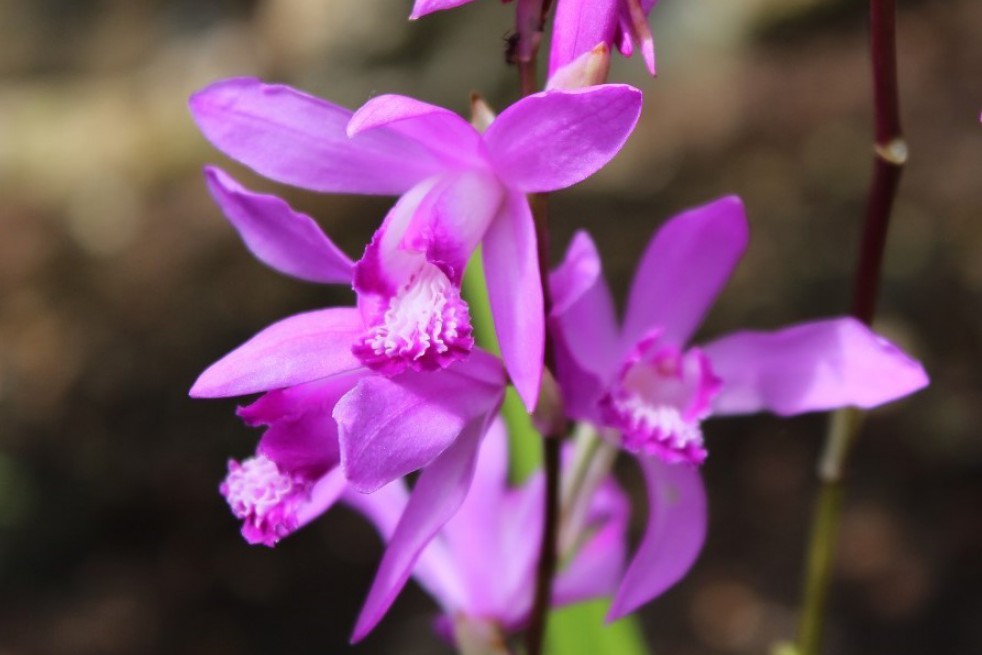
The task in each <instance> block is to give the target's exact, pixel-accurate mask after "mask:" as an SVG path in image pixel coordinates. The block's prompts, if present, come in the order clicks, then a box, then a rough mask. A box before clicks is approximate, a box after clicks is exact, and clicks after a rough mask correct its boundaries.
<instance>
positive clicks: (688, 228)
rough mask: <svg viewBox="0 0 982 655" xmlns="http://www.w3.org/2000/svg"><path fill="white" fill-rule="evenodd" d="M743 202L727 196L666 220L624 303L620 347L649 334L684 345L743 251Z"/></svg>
mask: <svg viewBox="0 0 982 655" xmlns="http://www.w3.org/2000/svg"><path fill="white" fill-rule="evenodd" d="M747 239H748V230H747V218H746V215H745V213H744V209H743V203H742V202H741V201H740V199H739V198H737V197H736V196H727V197H725V198H721V199H719V200H715V201H713V202H710V203H708V204H705V205H702V206H700V207H696V208H695V209H690V210H688V211H686V212H683V213H681V214H679V215H677V216H675V217H674V218H672V219H670V220H669V221H668V222H667V223H666V224H665V225H664V226H662V228H661V229H660V230H658V232H657V233H656V234H655V237H654V238H653V239H652V240H651V243H649V244H648V248H647V250H646V251H645V253H644V255H643V256H642V258H641V263H640V264H639V265H638V269H637V272H636V273H635V274H634V282H633V283H632V285H631V292H630V295H629V296H628V301H627V315H626V317H625V320H624V333H623V335H624V336H623V339H624V341H623V346H624V348H631V347H632V346H633V345H634V344H635V343H636V342H637V341H638V339H640V338H641V337H642V336H644V335H645V334H647V333H649V332H651V331H652V330H653V329H656V328H658V329H661V331H662V333H661V334H662V339H663V340H664V342H665V343H666V344H672V345H675V346H679V347H681V346H683V345H685V343H686V342H687V341H688V340H689V338H691V336H692V333H693V332H695V330H696V328H697V327H698V326H699V324H700V323H701V322H702V319H703V317H704V316H705V314H706V312H707V311H708V310H709V307H710V306H711V305H712V303H713V301H714V300H715V299H716V296H717V294H718V293H719V292H720V290H721V289H722V288H723V285H724V284H726V281H727V280H728V279H729V277H730V274H731V273H732V272H733V268H734V267H735V266H736V264H737V262H738V261H739V260H740V256H741V255H742V254H743V251H744V249H745V248H746V247H747Z"/></svg>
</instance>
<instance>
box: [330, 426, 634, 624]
mask: <svg viewBox="0 0 982 655" xmlns="http://www.w3.org/2000/svg"><path fill="white" fill-rule="evenodd" d="M507 441H508V440H507V435H506V433H505V429H504V425H503V423H502V422H501V421H500V420H498V421H495V422H494V423H493V424H492V426H491V428H490V430H489V432H488V435H487V437H486V438H485V439H484V442H483V443H482V445H481V449H480V452H479V455H478V460H477V472H476V474H475V476H474V482H473V484H472V485H471V488H470V491H469V493H468V495H467V498H466V500H465V501H464V503H463V505H461V507H460V510H459V511H458V512H457V513H456V514H455V515H454V517H453V518H452V519H451V520H450V521H449V522H448V523H447V524H446V525H445V526H443V529H442V530H441V531H440V532H439V534H438V535H437V536H436V538H435V539H433V541H431V542H430V543H429V545H428V546H427V547H426V549H425V550H424V551H423V552H422V554H421V556H420V557H419V559H418V561H417V562H416V564H415V566H414V568H413V573H412V574H413V576H414V577H415V578H416V580H417V581H418V582H419V583H420V584H421V585H422V586H423V588H424V589H426V590H427V591H428V592H429V593H430V595H431V596H433V598H434V599H435V600H436V601H437V603H438V604H439V605H440V608H441V610H442V613H443V617H442V619H441V621H440V622H439V623H438V626H439V627H440V629H441V630H440V631H441V632H442V633H443V634H444V635H445V636H448V637H450V638H452V635H453V622H454V621H457V620H460V619H461V618H463V619H469V620H475V621H480V622H483V623H490V624H492V625H493V626H494V627H495V628H497V629H500V630H504V631H506V632H509V631H514V630H518V629H520V628H521V627H522V626H523V625H524V624H525V622H526V621H527V618H528V614H529V611H530V609H531V605H532V595H533V584H534V580H535V566H536V564H537V560H538V547H539V539H540V536H541V533H542V512H543V499H542V495H543V493H544V484H543V482H544V479H543V476H542V473H541V472H539V473H537V474H536V475H535V476H533V477H532V478H530V479H529V480H527V481H526V482H525V483H524V484H523V485H522V486H520V487H517V488H511V487H509V486H508V481H507V478H508V453H507ZM408 497H409V492H408V490H407V487H406V485H405V483H404V482H401V481H397V482H394V483H392V484H390V485H388V486H387V487H385V488H383V489H380V490H379V491H378V492H377V493H374V494H369V495H365V494H357V493H350V492H349V493H345V494H344V496H343V500H344V501H345V502H347V503H348V504H350V505H352V506H353V507H355V508H356V509H357V510H358V511H360V512H361V513H363V514H364V515H365V516H366V517H368V518H369V520H371V521H372V522H373V523H374V524H375V526H376V527H377V528H378V530H379V532H380V533H381V535H382V537H383V538H384V539H385V540H386V541H389V540H392V539H395V538H397V536H398V531H399V527H397V522H398V519H399V517H400V516H401V515H403V513H404V512H405V506H406V502H407V499H408ZM629 514H630V511H629V505H628V501H627V498H626V496H625V495H624V493H623V492H622V491H621V490H620V488H619V487H618V486H617V484H616V483H615V482H614V481H613V479H612V478H608V479H607V480H605V481H604V482H603V483H602V484H601V485H600V486H599V487H598V488H597V491H596V493H595V494H594V495H593V496H592V498H591V500H590V506H589V508H588V509H587V515H586V518H585V521H584V527H583V529H582V531H581V535H582V538H581V540H580V543H581V545H580V546H579V548H578V549H577V550H576V551H575V552H574V554H573V555H572V557H571V558H570V559H569V561H568V563H567V564H566V566H565V567H564V568H563V569H562V570H561V571H560V573H559V575H558V576H557V578H556V582H555V587H554V593H553V604H554V605H556V606H560V605H565V604H569V603H575V602H579V601H582V600H587V599H590V598H597V597H601V596H607V595H609V594H611V593H612V592H613V591H614V589H615V588H616V586H617V582H618V580H619V577H620V575H621V573H622V570H623V564H624V557H625V542H624V535H625V531H626V528H627V521H628V517H629ZM384 578H385V576H382V575H381V573H380V575H379V578H378V579H384ZM399 586H400V587H401V585H399ZM398 591H399V589H398V588H395V587H392V586H382V587H379V586H378V585H376V587H374V588H373V589H372V592H371V593H370V594H369V597H368V600H367V601H366V603H365V606H364V608H363V609H362V613H361V616H360V617H359V619H358V624H357V626H356V628H355V632H354V637H353V640H355V641H357V640H360V639H362V638H363V637H364V636H365V635H366V634H368V632H369V631H371V630H372V629H373V628H374V627H375V625H376V624H377V623H378V622H379V621H380V620H381V619H382V616H383V615H384V614H385V612H386V611H387V610H388V608H389V606H390V605H391V603H392V600H393V599H394V597H395V595H396V594H397V593H398Z"/></svg>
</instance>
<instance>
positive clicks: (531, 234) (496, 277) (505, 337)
mask: <svg viewBox="0 0 982 655" xmlns="http://www.w3.org/2000/svg"><path fill="white" fill-rule="evenodd" d="M483 256H484V270H485V273H486V275H487V283H488V299H489V300H490V303H491V313H492V315H493V317H494V327H495V331H496V332H497V334H498V343H499V344H500V346H501V356H502V359H504V360H505V368H507V369H508V375H509V376H510V377H511V381H512V384H514V385H515V389H516V391H518V395H519V396H521V398H522V401H523V402H524V403H525V407H526V408H528V410H529V412H531V411H533V409H534V408H535V403H536V401H537V400H538V397H539V384H540V383H541V381H542V365H543V353H544V349H545V325H544V319H543V314H542V312H543V301H542V281H541V278H540V275H539V257H538V250H537V247H536V237H535V224H534V223H533V220H532V212H531V210H530V209H529V206H528V201H527V200H526V199H525V196H523V195H522V194H520V193H517V192H514V191H512V192H509V193H508V195H507V197H506V198H505V201H504V204H503V205H502V207H501V211H500V212H499V213H498V215H497V216H496V217H495V219H494V220H493V221H492V222H491V226H490V227H489V228H488V231H487V234H486V235H485V237H484V247H483Z"/></svg>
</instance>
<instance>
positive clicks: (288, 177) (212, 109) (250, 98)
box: [189, 78, 445, 195]
mask: <svg viewBox="0 0 982 655" xmlns="http://www.w3.org/2000/svg"><path fill="white" fill-rule="evenodd" d="M189 105H190V108H191V113H192V115H193V116H194V119H195V121H197V123H198V127H200V128H201V131H202V132H203V133H204V135H205V137H207V138H208V140H209V141H211V142H212V143H213V144H214V145H215V147H216V148H218V149H219V150H221V151H222V152H224V153H225V154H227V155H228V156H230V157H232V158H233V159H235V160H237V161H239V162H241V163H243V164H245V165H246V166H249V167H250V168H252V169H253V170H255V171H256V172H257V173H259V174H261V175H264V176H266V177H268V178H270V179H273V180H276V181H278V182H284V183H286V184H292V185H295V186H298V187H302V188H305V189H311V190H313V191H327V192H335V193H367V194H382V195H390V194H391V195H395V194H400V193H402V192H404V191H406V190H407V189H409V188H410V187H412V186H413V185H414V184H416V183H418V182H419V181H421V180H423V179H425V178H426V177H429V176H430V175H433V174H434V173H438V172H440V171H441V170H443V169H444V168H445V166H444V164H443V162H441V161H440V160H439V159H438V158H436V157H434V156H433V155H432V154H430V152H429V151H427V150H426V149H425V148H423V147H422V146H420V144H418V143H416V142H415V141H413V140H412V139H410V138H407V137H406V136H404V135H402V134H399V133H398V132H395V131H392V130H388V129H379V130H373V131H372V132H370V133H368V134H364V135H361V136H359V137H358V138H355V139H349V138H348V136H347V134H346V133H345V128H346V126H347V124H348V121H349V120H350V119H351V116H352V113H351V111H350V110H348V109H345V108H343V107H338V106H337V105H334V104H331V103H330V102H327V101H326V100H321V99H319V98H315V97H313V96H310V95H307V94H305V93H302V92H300V91H297V90H296V89H292V88H290V87H288V86H281V85H267V84H263V83H262V82H260V81H259V80H255V79H251V78H233V79H228V80H222V81H220V82H216V83H215V84H212V85H211V86H209V87H207V88H205V89H203V90H201V91H199V92H197V93H195V94H194V95H193V96H191V99H190V101H189Z"/></svg>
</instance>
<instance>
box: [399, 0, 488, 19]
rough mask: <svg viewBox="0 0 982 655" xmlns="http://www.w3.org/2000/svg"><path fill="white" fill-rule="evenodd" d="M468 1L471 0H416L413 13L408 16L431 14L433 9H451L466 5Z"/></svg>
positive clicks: (412, 17)
mask: <svg viewBox="0 0 982 655" xmlns="http://www.w3.org/2000/svg"><path fill="white" fill-rule="evenodd" d="M468 2H473V0H416V4H414V5H413V13H411V14H409V18H410V20H416V19H417V18H422V17H423V16H425V15H427V14H432V13H433V12H434V11H440V10H442V9H453V8H454V7H459V6H460V5H466V4H467V3H468Z"/></svg>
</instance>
